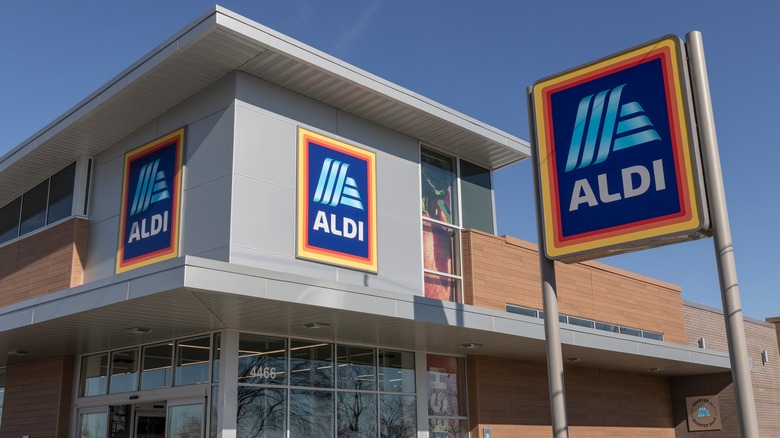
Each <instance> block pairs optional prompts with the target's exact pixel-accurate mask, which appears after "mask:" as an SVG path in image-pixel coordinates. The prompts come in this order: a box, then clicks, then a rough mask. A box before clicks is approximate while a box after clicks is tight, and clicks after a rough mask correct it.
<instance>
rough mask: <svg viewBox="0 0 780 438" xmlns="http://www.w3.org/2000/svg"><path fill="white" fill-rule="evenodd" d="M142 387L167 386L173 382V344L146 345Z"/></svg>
mask: <svg viewBox="0 0 780 438" xmlns="http://www.w3.org/2000/svg"><path fill="white" fill-rule="evenodd" d="M143 362H144V363H143V367H142V370H141V389H152V388H166V387H168V386H171V384H172V383H173V345H172V344H162V345H151V346H148V347H144V355H143Z"/></svg>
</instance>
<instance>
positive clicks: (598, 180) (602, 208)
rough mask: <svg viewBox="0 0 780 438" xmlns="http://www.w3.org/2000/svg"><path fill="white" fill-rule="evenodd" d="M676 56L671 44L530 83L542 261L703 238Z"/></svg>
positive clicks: (680, 62)
mask: <svg viewBox="0 0 780 438" xmlns="http://www.w3.org/2000/svg"><path fill="white" fill-rule="evenodd" d="M683 50H684V47H683V44H682V42H681V41H680V40H679V38H677V37H675V36H670V37H666V38H663V39H661V40H658V41H654V42H652V43H648V44H646V45H644V46H641V47H638V48H635V49H631V50H628V51H626V52H623V53H620V54H618V55H615V56H613V57H610V58H608V59H604V60H601V61H597V62H595V63H592V64H589V65H586V66H583V67H580V68H577V69H574V70H571V71H568V72H565V73H562V74H560V75H557V76H554V77H551V78H548V79H544V80H541V81H539V82H537V83H536V84H535V85H534V87H533V107H534V108H533V109H534V114H535V126H534V128H535V132H536V143H537V149H536V153H537V159H538V160H537V166H538V175H539V181H538V187H539V190H540V192H541V193H540V199H541V201H542V217H543V221H544V224H543V225H544V239H545V246H546V250H547V256H548V257H549V258H551V259H559V260H563V261H577V260H584V259H589V258H596V257H601V256H604V255H611V254H616V253H620V252H626V251H631V250H636V249H639V248H644V247H649V246H658V245H663V244H667V243H671V242H674V241H679V240H683V239H690V238H694V237H697V236H699V235H700V234H701V233H703V232H706V230H707V228H708V226H709V224H708V215H707V211H706V203H705V198H704V196H703V194H702V190H701V187H703V183H702V177H701V175H702V174H701V165H700V160H699V156H698V149H697V142H696V139H695V132H694V128H693V126H692V123H691V119H692V116H691V114H692V109H691V103H690V101H691V99H690V91H689V86H688V78H687V68H686V65H685V63H684V57H683Z"/></svg>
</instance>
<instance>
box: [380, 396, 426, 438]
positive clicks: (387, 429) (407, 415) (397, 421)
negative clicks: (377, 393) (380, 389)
mask: <svg viewBox="0 0 780 438" xmlns="http://www.w3.org/2000/svg"><path fill="white" fill-rule="evenodd" d="M380 400H381V403H380V405H379V411H380V412H381V418H380V426H381V429H380V430H381V433H382V434H381V437H382V438H413V437H415V436H417V420H416V419H417V402H416V397H415V396H413V395H383V396H381V399H380Z"/></svg>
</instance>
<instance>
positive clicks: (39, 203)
mask: <svg viewBox="0 0 780 438" xmlns="http://www.w3.org/2000/svg"><path fill="white" fill-rule="evenodd" d="M48 195H49V180H48V179H47V180H46V181H44V182H42V183H40V184H38V185H37V186H35V187H33V188H32V189H31V190H29V191H27V193H25V194H24V195H22V223H21V226H20V228H19V234H20V235H24V234H27V233H29V232H30V231H34V230H37V229H38V228H41V227H43V226H44V225H46V198H47V197H48Z"/></svg>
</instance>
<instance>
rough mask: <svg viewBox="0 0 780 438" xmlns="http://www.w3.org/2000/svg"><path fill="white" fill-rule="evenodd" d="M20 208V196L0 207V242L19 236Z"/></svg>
mask: <svg viewBox="0 0 780 438" xmlns="http://www.w3.org/2000/svg"><path fill="white" fill-rule="evenodd" d="M21 208H22V197H21V196H20V197H18V198H16V199H14V200H13V201H11V202H9V203H8V204H6V205H4V206H3V207H2V208H0V244H2V243H5V242H8V241H9V240H11V239H16V238H17V237H19V214H20V210H21Z"/></svg>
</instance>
